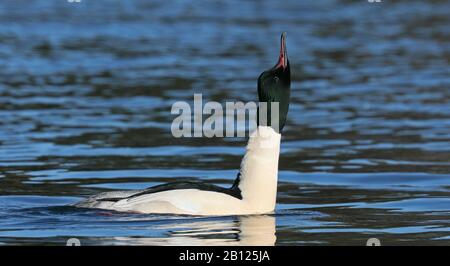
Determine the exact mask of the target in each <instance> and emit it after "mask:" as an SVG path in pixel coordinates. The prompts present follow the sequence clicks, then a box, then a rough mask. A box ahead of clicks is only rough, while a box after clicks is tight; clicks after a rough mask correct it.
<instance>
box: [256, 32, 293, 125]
mask: <svg viewBox="0 0 450 266" xmlns="http://www.w3.org/2000/svg"><path fill="white" fill-rule="evenodd" d="M290 95H291V69H290V66H289V60H288V57H287V50H286V33H285V32H283V34H281V48H280V56H279V58H278V63H277V64H276V65H275V66H274V67H272V68H271V69H269V70H267V71H264V72H263V73H261V75H260V76H259V78H258V97H259V102H267V109H268V110H267V122H266V123H264V122H263V121H260V119H259V117H260V115H259V114H260V112H263V111H264V110H263V109H262V108H258V125H261V126H272V127H273V128H274V129H275V130H277V128H276V122H275V121H272V119H271V117H272V110H271V109H272V108H271V103H272V102H278V103H279V123H278V129H279V132H281V130H282V129H283V127H284V125H285V123H286V118H287V113H288V110H289V98H290ZM260 109H261V110H260ZM263 117H264V116H263Z"/></svg>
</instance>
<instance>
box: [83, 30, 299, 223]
mask: <svg viewBox="0 0 450 266" xmlns="http://www.w3.org/2000/svg"><path fill="white" fill-rule="evenodd" d="M290 87H291V73H290V66H289V60H288V58H287V51H286V34H285V33H283V34H282V35H281V49H280V56H279V59H278V62H277V64H276V65H275V66H274V67H272V68H271V69H269V70H267V71H264V72H263V73H262V74H261V75H260V76H259V78H258V98H259V101H260V102H267V103H268V107H267V109H268V110H267V111H268V113H267V123H266V125H258V127H257V129H256V130H255V131H254V132H252V134H251V135H250V139H249V141H248V144H247V150H246V153H245V155H244V158H243V159H242V162H241V168H240V171H239V173H238V175H237V178H236V180H235V181H234V184H233V185H232V186H231V187H230V188H223V187H220V186H215V185H210V184H204V183H199V182H175V183H168V184H163V185H158V186H154V187H150V188H147V189H144V190H138V191H117V192H104V193H100V194H98V195H95V196H92V197H90V198H88V199H86V200H84V201H82V202H80V203H78V204H76V205H75V206H77V207H84V208H99V209H108V210H116V211H129V212H139V213H165V214H186V215H242V214H262V213H270V212H273V211H274V209H275V203H276V195H277V182H278V158H279V154H280V140H281V134H280V132H281V130H282V129H283V127H284V125H285V123H286V116H287V113H288V109H289V99H290ZM272 102H278V103H279V121H278V123H277V124H278V127H277V126H272V124H271V121H270V120H271V119H270V118H271V117H272V116H271V113H270V112H271V110H270V103H272ZM258 113H259V111H258Z"/></svg>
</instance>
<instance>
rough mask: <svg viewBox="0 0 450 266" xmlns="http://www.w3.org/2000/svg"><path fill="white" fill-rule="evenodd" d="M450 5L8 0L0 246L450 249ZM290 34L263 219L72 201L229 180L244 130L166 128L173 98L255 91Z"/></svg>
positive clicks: (0, 64) (240, 95)
mask: <svg viewBox="0 0 450 266" xmlns="http://www.w3.org/2000/svg"><path fill="white" fill-rule="evenodd" d="M448 14H450V4H449V2H448V1H427V2H425V1H388V0H383V1H382V3H369V2H368V1H363V0H355V1H294V0H293V1H282V2H280V1H275V0H273V1H272V0H269V1H195V2H194V1H152V2H148V1H143V0H132V1H107V0H95V1H94V0H82V1H81V3H69V2H68V1H65V0H55V1H46V0H14V1H13V0H6V1H1V2H0V244H5V245H11V244H15V245H30V244H39V245H65V243H66V241H67V239H69V238H73V237H75V238H79V239H80V241H81V243H82V245H90V244H92V245H124V244H130V245H180V244H188V245H274V244H275V245H348V244H350V245H365V243H366V241H367V239H368V238H371V237H377V238H379V239H380V241H381V243H382V245H449V244H450V75H449V74H450V67H449V61H450V28H449V27H448V25H449V24H450V18H449V16H448ZM282 31H286V32H287V36H288V37H287V49H288V54H289V60H290V63H291V69H292V79H293V81H292V93H291V97H292V101H291V104H290V111H289V115H288V122H287V126H286V128H285V130H284V133H283V139H282V150H281V158H280V163H279V164H280V165H279V168H280V173H279V188H278V198H277V208H276V211H275V213H274V214H271V215H262V216H227V217H190V216H172V215H143V214H129V213H116V212H110V211H102V210H86V209H77V208H74V207H71V206H70V205H71V204H72V203H75V202H77V201H79V200H81V199H82V198H84V197H86V196H89V195H92V194H95V193H99V192H103V191H112V190H123V189H141V188H145V187H148V186H152V185H157V184H161V183H164V182H170V181H179V180H200V181H202V182H208V183H214V184H218V185H223V186H229V185H230V184H231V183H232V181H233V179H234V177H235V176H236V173H237V169H238V167H239V163H240V160H241V157H242V155H243V153H244V147H245V144H246V140H245V139H240V138H238V139H227V138H223V139H222V138H212V139H208V138H190V139H189V138H180V139H176V138H174V137H172V135H171V132H170V125H171V122H172V120H173V119H174V116H173V115H171V114H170V109H171V105H172V103H174V102H176V101H192V100H193V94H194V93H195V92H200V93H203V100H204V101H207V100H215V101H219V102H224V101H238V100H240V101H252V100H255V99H256V79H257V77H258V75H259V74H260V73H261V71H263V70H265V69H267V68H269V67H271V66H272V65H273V64H274V63H275V62H276V59H277V55H278V45H279V44H278V42H279V35H280V33H281V32H282Z"/></svg>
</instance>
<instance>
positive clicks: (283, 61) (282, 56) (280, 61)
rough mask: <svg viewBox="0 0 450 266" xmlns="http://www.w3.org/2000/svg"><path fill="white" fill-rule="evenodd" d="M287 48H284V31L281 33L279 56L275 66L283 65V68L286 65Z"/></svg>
mask: <svg viewBox="0 0 450 266" xmlns="http://www.w3.org/2000/svg"><path fill="white" fill-rule="evenodd" d="M287 62H288V58H287V50H286V32H283V33H282V34H281V48H280V58H279V59H278V64H277V68H279V67H283V69H285V68H286V67H287Z"/></svg>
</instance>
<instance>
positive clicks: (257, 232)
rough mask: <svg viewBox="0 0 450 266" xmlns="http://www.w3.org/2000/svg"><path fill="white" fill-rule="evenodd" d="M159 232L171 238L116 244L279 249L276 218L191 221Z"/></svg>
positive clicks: (260, 217)
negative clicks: (270, 247)
mask: <svg viewBox="0 0 450 266" xmlns="http://www.w3.org/2000/svg"><path fill="white" fill-rule="evenodd" d="M153 229H156V230H168V231H169V234H168V236H165V237H162V238H158V237H149V238H138V239H135V240H130V239H129V238H121V237H117V238H115V240H117V241H119V242H121V241H127V242H128V243H130V244H133V245H171V246H176V245H182V246H211V245H221V246H228V245H230V246H231V245H244V246H273V245H275V241H276V236H275V217H274V216H268V215H254V216H237V217H235V218H233V220H229V219H226V218H225V219H224V220H222V221H189V222H187V223H178V224H176V225H161V226H156V227H154V228H153Z"/></svg>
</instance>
